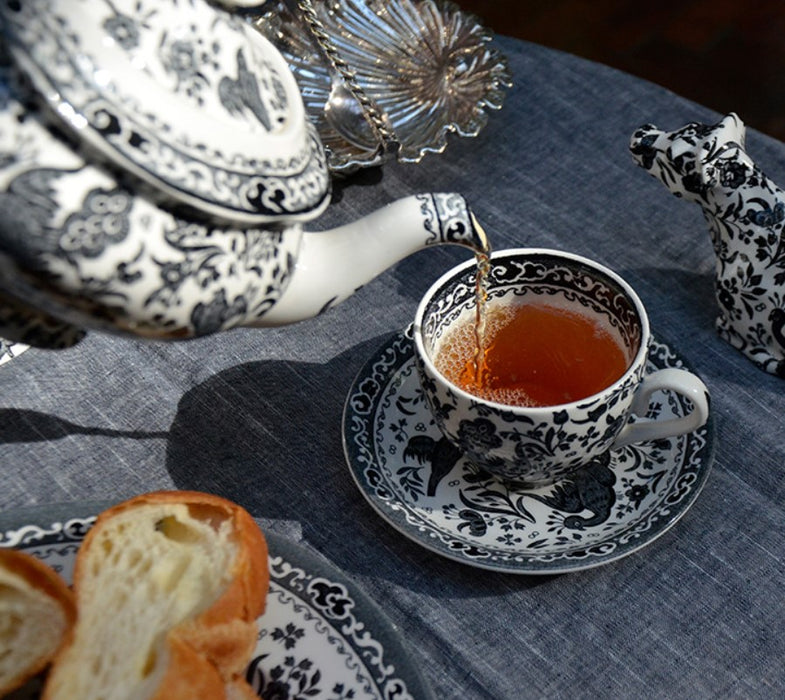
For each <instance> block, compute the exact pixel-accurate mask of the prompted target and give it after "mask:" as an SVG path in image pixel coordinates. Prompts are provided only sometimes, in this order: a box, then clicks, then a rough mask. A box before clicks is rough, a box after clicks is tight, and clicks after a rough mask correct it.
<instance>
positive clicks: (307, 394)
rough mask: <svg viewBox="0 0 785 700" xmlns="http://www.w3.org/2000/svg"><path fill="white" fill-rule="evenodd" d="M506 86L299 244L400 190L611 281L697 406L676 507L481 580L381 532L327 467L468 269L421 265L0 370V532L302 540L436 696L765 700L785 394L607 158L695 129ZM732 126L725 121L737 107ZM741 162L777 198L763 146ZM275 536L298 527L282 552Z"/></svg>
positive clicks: (350, 185)
mask: <svg viewBox="0 0 785 700" xmlns="http://www.w3.org/2000/svg"><path fill="white" fill-rule="evenodd" d="M498 42H499V44H500V46H501V49H502V50H503V51H504V52H505V53H506V54H507V56H508V58H509V60H510V64H511V69H512V72H513V75H514V80H515V87H514V88H513V89H512V90H511V92H510V94H509V95H508V99H507V101H506V104H505V107H504V109H503V110H502V111H501V112H500V113H498V114H492V115H491V119H490V122H489V124H488V126H487V127H486V128H485V130H484V131H483V132H482V133H481V135H480V136H479V137H478V138H476V139H454V140H452V141H451V143H450V145H449V147H448V148H447V150H446V152H445V153H444V154H443V155H441V156H435V155H433V156H428V157H426V158H425V160H424V161H423V162H422V163H421V164H419V165H411V166H399V165H389V166H386V167H384V168H383V170H381V171H379V170H375V171H368V172H363V173H361V174H360V175H358V176H356V177H354V178H351V179H349V180H348V181H347V182H346V183H344V184H342V185H340V186H339V187H338V188H337V190H336V196H335V201H334V204H333V205H332V206H331V207H330V208H329V210H328V212H327V213H326V215H324V216H323V217H322V218H321V219H320V220H319V221H318V222H317V224H316V226H315V227H312V228H327V227H330V226H333V225H337V224H339V223H342V222H346V221H349V220H353V219H355V218H357V217H359V216H360V215H363V214H365V213H368V212H371V211H372V210H374V209H376V208H377V207H380V206H382V205H384V204H386V203H388V202H390V201H392V200H394V199H396V198H398V197H403V196H405V195H409V194H412V193H415V192H419V191H434V190H435V191H458V192H462V193H463V194H465V195H466V196H467V198H468V199H469V200H470V202H471V203H472V205H473V208H474V210H475V212H476V214H477V216H478V218H479V219H480V220H481V222H482V223H483V225H484V226H485V227H486V229H487V231H488V232H489V235H490V237H491V240H492V243H493V245H494V247H496V248H505V247H517V246H543V247H555V248H561V249H567V250H570V251H574V252H576V253H580V254H584V255H587V256H589V257H592V258H595V259H597V260H599V261H601V262H603V263H605V264H607V265H609V266H611V267H613V268H614V269H616V270H617V271H618V272H620V273H621V274H622V275H623V276H625V277H626V278H627V279H628V280H629V281H630V282H631V283H632V284H633V286H634V287H635V288H636V289H637V290H638V292H639V294H640V296H641V298H642V299H643V301H644V303H645V304H646V305H647V307H648V310H649V313H650V318H651V323H652V328H653V330H654V332H655V334H656V335H657V336H658V337H659V338H661V339H663V340H665V341H666V342H668V343H672V344H673V345H674V346H675V347H677V348H678V349H679V351H680V352H681V354H682V355H683V356H684V357H685V358H687V359H688V361H689V363H690V364H691V365H692V366H693V367H694V369H695V370H696V371H697V372H698V373H699V374H700V375H701V376H702V378H703V379H704V380H705V382H706V384H707V385H708V387H709V389H710V391H711V395H712V411H713V415H714V420H715V424H716V431H717V437H718V440H717V450H716V461H715V463H714V466H713V469H712V472H711V474H710V476H709V480H708V482H707V484H706V486H705V488H704V490H703V492H702V493H701V495H700V496H699V498H698V500H697V502H696V503H695V504H694V505H693V507H692V508H691V509H690V510H689V511H688V512H687V513H686V514H685V516H684V517H683V518H682V519H681V520H680V521H679V522H678V523H677V524H676V525H675V527H673V528H672V529H671V530H669V531H668V532H666V533H665V534H664V535H663V536H662V537H660V538H658V539H657V540H656V541H654V542H653V543H651V544H650V545H649V546H648V547H646V548H644V549H642V550H641V551H639V552H637V553H635V554H633V555H631V556H629V557H627V558H624V559H621V560H619V561H617V562H615V563H611V564H608V565H606V566H601V567H598V568H593V569H589V570H585V571H581V572H577V573H571V574H563V575H558V576H542V577H534V576H522V575H513V574H503V573H493V572H487V571H483V570H480V569H477V568H473V567H470V566H467V565H464V564H461V563H457V562H454V561H451V560H448V559H445V558H443V557H440V556H437V555H435V554H433V553H431V552H429V551H428V550H426V549H425V548H423V547H421V546H419V545H418V544H416V543H414V542H412V541H410V540H409V539H407V538H406V537H404V536H402V535H401V534H399V533H398V532H397V531H396V530H395V529H393V528H392V527H390V526H389V525H388V524H387V523H385V522H384V521H383V520H382V519H381V518H380V517H378V515H377V514H376V513H375V511H374V510H373V509H372V508H371V507H370V506H369V505H368V503H367V502H366V500H365V499H364V497H363V495H362V494H361V493H360V492H359V490H358V488H357V487H356V485H355V483H354V481H353V479H352V476H351V475H350V473H349V470H348V468H347V465H346V461H345V458H344V453H343V448H342V435H341V415H342V410H343V406H344V399H345V397H346V394H347V392H348V390H349V388H350V387H351V384H352V381H353V379H354V377H355V375H356V374H357V372H358V371H359V370H360V368H361V367H362V365H363V364H364V362H365V361H366V359H367V358H368V357H369V355H370V354H371V353H372V352H373V351H374V350H376V349H377V348H378V347H379V345H380V343H381V342H382V341H383V340H384V338H386V337H388V336H389V334H390V333H391V332H393V331H395V330H397V329H400V328H402V327H404V326H406V325H407V324H408V323H409V322H410V320H411V319H412V317H413V315H414V311H415V308H416V305H417V302H418V299H419V298H420V296H421V295H422V294H423V292H424V291H425V290H426V289H427V288H428V286H429V285H430V284H431V283H432V281H433V280H434V279H435V278H436V277H437V276H439V275H440V274H441V273H442V272H444V271H445V270H447V269H448V268H449V267H451V266H452V265H453V264H455V263H457V262H460V261H462V260H465V259H467V257H468V256H467V253H466V251H462V250H461V249H458V248H439V249H431V250H427V251H422V252H420V253H417V254H415V255H413V256H411V257H410V258H408V259H407V260H405V261H403V262H402V263H400V264H398V265H397V266H395V267H393V268H392V269H390V270H388V271H386V272H385V273H383V274H382V275H381V276H380V277H378V278H377V279H376V280H375V281H373V282H372V283H370V284H368V285H367V286H366V287H364V288H363V289H362V290H360V291H359V292H358V293H357V294H356V295H355V296H354V297H352V298H351V299H350V300H349V301H347V302H345V303H344V304H342V305H340V306H339V307H337V308H335V309H333V310H331V311H330V312H328V313H327V314H325V315H323V316H321V317H319V318H316V319H314V320H312V321H307V322H303V323H301V324H299V325H296V326H291V327H284V328H279V329H274V330H249V329H241V330H237V331H232V332H227V333H224V334H219V335H216V336H211V337H206V338H202V339H198V340H194V341H189V342H184V343H164V342H145V341H142V340H136V339H128V338H121V337H113V336H109V335H101V334H96V333H93V334H90V335H88V337H87V338H86V339H85V340H84V341H83V342H82V343H81V344H79V345H77V346H76V347H74V348H72V349H69V350H67V351H59V352H54V351H44V350H39V349H30V350H28V351H26V352H24V353H23V354H21V355H19V356H18V357H16V358H14V359H13V360H11V361H10V362H7V363H6V364H3V365H2V366H0V443H1V444H2V453H1V454H2V484H3V487H2V489H0V510H2V511H3V512H4V513H7V512H8V511H10V510H13V509H16V508H19V507H22V506H27V505H35V504H39V505H40V504H50V503H51V504H61V503H65V502H69V501H83V500H85V499H99V500H119V499H121V498H125V497H129V496H132V495H134V494H137V493H139V492H143V491H149V490H153V489H168V488H183V489H198V490H204V491H210V492H214V493H217V494H220V495H223V496H226V497H228V498H231V499H234V500H236V501H237V502H239V503H240V504H242V505H243V506H245V507H246V508H247V509H248V510H249V511H250V512H251V513H252V514H253V515H254V516H256V517H259V518H263V519H264V520H265V522H268V523H269V527H270V528H271V529H276V523H278V522H280V523H281V524H282V530H285V531H286V532H288V533H291V532H292V531H298V528H299V532H300V533H301V541H302V543H303V544H304V545H305V546H306V547H310V548H312V549H314V550H317V551H318V552H320V553H321V554H322V555H323V556H324V557H326V558H327V559H329V560H330V561H331V562H332V563H333V564H334V565H335V566H337V567H338V568H340V569H341V570H342V571H343V572H344V573H345V574H346V575H347V576H348V577H350V578H351V579H352V580H354V581H355V582H356V583H357V584H358V585H359V586H361V587H362V588H363V589H364V590H365V591H366V592H367V593H368V594H369V596H370V597H371V598H373V599H374V600H376V601H377V602H378V603H379V605H380V606H381V607H382V609H383V610H384V611H385V612H386V614H387V615H388V616H389V618H390V619H391V620H392V621H393V622H394V623H395V624H396V625H398V627H399V628H400V630H401V633H402V635H403V637H404V638H405V640H406V642H407V643H408V645H409V648H410V649H411V650H412V653H413V656H414V658H415V659H416V661H417V662H418V663H419V664H421V668H422V670H423V672H424V674H425V677H426V678H427V680H428V682H429V683H430V685H431V686H432V688H433V690H434V695H435V696H436V697H437V698H440V699H441V698H509V699H518V698H540V697H543V698H560V697H565V698H566V697H570V698H578V697H585V698H595V697H608V698H639V697H648V698H709V697H711V698H720V697H739V698H771V697H783V696H785V664H784V663H783V659H784V658H785V635H783V633H782V620H783V619H784V618H785V592H784V591H785V587H784V586H783V584H784V583H785V577H784V576H783V574H784V573H785V544H784V543H783V533H784V532H785V525H784V523H785V482H783V478H782V475H783V471H785V438H784V437H783V436H785V417H783V416H785V381H784V380H782V379H777V378H774V377H772V376H769V375H767V374H765V373H763V372H761V371H760V370H758V369H756V368H755V367H754V366H753V365H752V364H751V363H750V362H749V361H747V360H746V359H745V358H744V357H743V356H742V355H741V354H739V353H738V352H737V351H735V350H734V349H732V348H731V347H730V346H729V345H727V344H725V343H724V342H722V341H720V340H719V339H718V338H717V337H716V335H715V331H714V316H715V302H714V297H713V286H712V274H713V266H714V255H713V252H712V248H711V245H710V241H709V236H708V230H707V227H706V225H705V223H704V221H703V219H702V216H701V212H700V210H699V208H698V207H697V206H695V205H691V204H687V203H684V202H680V201H678V200H677V199H675V198H673V197H672V196H671V195H669V194H668V193H667V192H666V191H665V189H664V188H663V187H662V185H660V184H659V183H658V182H656V181H655V180H654V179H652V178H651V177H650V176H649V175H647V174H646V173H645V172H643V171H642V170H640V169H639V168H637V167H636V166H635V165H634V164H633V162H632V160H631V157H630V155H629V153H628V141H629V137H630V135H631V133H632V132H633V130H634V129H635V128H636V127H637V126H639V125H640V124H643V123H646V122H653V123H655V124H657V125H658V126H660V127H661V128H667V129H674V128H677V127H679V126H681V125H683V124H684V123H686V122H687V121H691V120H698V121H706V122H714V121H715V120H716V119H717V118H718V117H719V116H720V115H717V114H715V113H713V112H711V111H709V110H707V109H705V108H703V107H701V106H699V105H696V104H694V103H692V102H690V101H688V100H685V99H682V98H680V97H678V96H676V95H674V94H672V93H670V92H668V91H667V90H665V89H662V88H660V87H658V86H655V85H652V84H649V83H646V82H643V81H641V80H638V79H635V78H633V77H631V76H629V75H625V74H622V73H619V72H617V71H615V70H612V69H609V68H606V67H604V66H601V65H597V64H593V63H590V62H586V61H583V60H580V59H577V58H575V57H572V56H569V55H565V54H562V53H559V52H554V51H551V50H548V49H545V48H542V47H538V46H535V45H531V44H528V43H524V42H519V41H513V40H510V39H507V38H505V37H500V38H499V39H498ZM737 110H738V112H739V114H740V116H741V117H742V118H743V117H744V105H738V108H737ZM747 146H748V151H749V152H750V153H751V154H752V156H753V158H755V159H756V160H757V162H758V163H759V164H760V165H761V166H762V167H763V169H764V171H766V172H767V173H768V174H769V175H770V176H771V177H772V179H774V180H775V181H779V182H780V183H782V182H785V144H782V143H779V142H777V141H775V140H773V139H770V138H767V137H765V136H763V135H761V134H759V133H756V132H751V133H749V136H748V142H747ZM293 524H294V528H293Z"/></svg>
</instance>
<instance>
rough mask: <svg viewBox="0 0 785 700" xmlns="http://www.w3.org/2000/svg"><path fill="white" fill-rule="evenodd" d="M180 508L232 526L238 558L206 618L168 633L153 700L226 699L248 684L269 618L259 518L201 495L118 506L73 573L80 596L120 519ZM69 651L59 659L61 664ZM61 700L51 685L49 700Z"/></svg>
mask: <svg viewBox="0 0 785 700" xmlns="http://www.w3.org/2000/svg"><path fill="white" fill-rule="evenodd" d="M168 504H178V505H185V506H187V507H188V509H189V512H190V514H191V515H192V516H193V517H197V518H199V519H201V520H213V519H215V518H218V519H219V520H224V519H226V520H229V521H230V522H231V524H232V531H233V539H234V541H235V542H236V544H237V553H236V556H235V559H234V561H233V563H232V567H231V570H230V573H231V581H230V583H229V584H228V585H227V587H226V588H225V589H224V590H223V592H222V593H221V594H220V596H219V597H218V599H217V600H215V602H214V603H213V604H212V605H211V606H210V607H209V608H207V609H206V610H204V611H203V612H202V613H200V614H199V615H197V616H195V617H193V618H190V619H188V620H185V621H183V622H182V623H180V624H179V625H177V626H176V627H173V628H172V629H171V630H169V632H168V634H167V637H166V644H167V646H168V650H169V653H170V663H169V665H168V667H167V669H166V672H165V674H164V677H163V679H162V681H161V683H160V685H159V686H158V688H157V689H156V691H154V693H153V694H152V695H151V696H150V700H181V699H182V700H193V698H195V697H199V698H203V699H204V700H213V699H214V698H215V699H216V700H218V699H220V700H224V699H225V698H226V697H227V687H230V686H234V685H235V684H238V683H239V684H243V683H244V680H243V679H242V674H243V673H244V672H245V668H246V666H247V664H248V662H249V661H250V658H251V655H252V654H253V650H254V648H255V646H256V641H257V635H258V629H257V625H256V619H257V618H258V617H259V616H260V615H261V614H262V613H263V612H264V608H265V602H266V598H267V589H268V586H269V567H268V559H267V544H266V541H265V539H264V536H263V534H262V533H261V531H260V530H259V527H258V526H257V525H256V523H255V522H254V520H253V518H251V516H250V515H249V514H248V512H247V511H246V510H245V509H243V508H242V507H241V506H239V505H237V504H236V503H233V502H231V501H229V500H227V499H224V498H221V497H220V496H215V495H212V494H206V493H201V492H197V491H157V492H152V493H147V494H143V495H140V496H137V497H135V498H132V499H130V500H128V501H124V502H122V503H119V504H117V505H115V506H113V507H111V508H109V509H107V510H105V511H104V512H102V513H100V514H99V516H98V517H97V518H96V522H95V525H94V526H93V527H92V528H91V530H90V531H89V532H88V534H87V536H86V537H85V539H84V542H83V543H82V546H81V547H80V550H79V554H78V555H77V559H76V563H75V567H74V589H75V590H76V592H77V598H78V591H79V587H80V583H81V581H82V578H83V570H84V567H86V566H87V565H88V564H87V562H88V559H89V557H90V555H91V543H92V542H93V540H94V539H95V538H96V535H97V533H99V532H100V530H101V529H102V528H103V527H104V524H106V523H109V522H110V521H111V520H112V518H114V517H115V516H116V515H118V514H120V513H125V512H128V511H133V510H134V509H136V508H138V507H139V506H144V505H168ZM63 653H65V650H64V651H63V652H61V654H60V655H59V656H58V658H57V659H56V661H55V664H57V663H58V661H59V660H60V658H62V656H63ZM55 697H57V696H56V694H54V693H53V691H52V690H51V688H50V686H49V684H47V686H46V687H45V689H44V694H43V699H44V700H49V699H50V698H55Z"/></svg>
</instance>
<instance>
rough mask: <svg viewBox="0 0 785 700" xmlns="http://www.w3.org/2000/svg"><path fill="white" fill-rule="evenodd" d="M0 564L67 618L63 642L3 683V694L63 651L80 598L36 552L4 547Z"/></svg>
mask: <svg viewBox="0 0 785 700" xmlns="http://www.w3.org/2000/svg"><path fill="white" fill-rule="evenodd" d="M0 568H2V569H6V570H7V571H10V572H11V573H13V574H15V575H17V576H19V577H20V578H22V579H24V581H25V582H27V584H28V585H29V586H30V587H31V588H34V589H36V590H38V591H40V592H41V593H43V594H44V595H46V596H47V597H48V598H50V599H51V600H52V601H53V602H54V603H55V604H56V605H58V606H59V608H60V610H61V611H62V613H63V617H64V619H65V630H64V634H63V637H62V638H61V640H60V643H59V644H58V645H57V647H56V648H55V649H54V650H53V651H52V653H51V654H47V655H44V656H41V657H39V658H38V659H36V660H34V661H33V662H32V663H31V664H30V665H29V666H27V667H26V668H23V669H20V670H19V674H18V675H16V676H14V678H12V679H10V680H9V681H8V682H7V683H6V684H5V685H3V686H0V697H2V696H4V695H5V694H6V693H10V692H11V691H12V690H15V689H16V688H19V687H20V686H22V685H24V683H26V682H27V681H28V680H29V679H30V678H32V677H33V676H35V675H36V674H37V673H39V672H40V671H42V670H43V669H44V668H46V666H48V665H49V663H50V661H51V660H52V659H53V658H54V657H55V656H56V655H57V653H59V651H60V650H61V649H62V648H63V647H64V646H65V645H67V644H68V643H69V642H70V639H71V634H72V630H73V625H74V622H75V621H76V602H75V599H74V595H73V593H72V592H71V589H70V588H69V587H68V585H67V584H66V582H65V581H64V580H63V579H62V578H61V577H60V575H59V574H58V573H57V572H56V571H55V570H54V569H52V567H50V566H49V565H47V564H45V563H44V562H42V561H41V560H40V559H36V558H35V557H34V556H32V555H30V554H27V553H26V552H21V551H19V550H15V549H0Z"/></svg>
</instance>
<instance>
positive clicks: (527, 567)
mask: <svg viewBox="0 0 785 700" xmlns="http://www.w3.org/2000/svg"><path fill="white" fill-rule="evenodd" d="M410 332H411V328H408V329H403V330H398V331H396V332H394V333H392V334H391V335H390V336H388V337H387V338H386V339H385V340H383V341H382V343H381V344H380V346H379V347H378V348H377V349H376V351H375V352H374V353H373V354H372V355H371V357H370V358H369V359H368V360H367V361H366V363H365V364H364V365H363V367H362V368H361V369H360V371H359V372H358V374H357V376H356V377H355V380H354V381H353V383H352V385H351V388H350V390H349V392H348V394H347V397H346V401H345V404H344V412H343V421H342V436H343V447H344V455H345V458H346V462H347V466H348V468H349V471H350V473H351V475H352V478H353V480H354V482H355V484H356V485H357V487H358V488H359V490H360V492H361V493H362V494H363V496H364V497H365V499H366V500H367V501H368V503H369V504H370V506H371V507H372V508H373V509H374V510H375V511H376V513H377V514H378V515H379V516H380V517H381V518H382V519H383V520H384V521H386V522H387V523H388V524H389V525H391V526H392V527H393V528H394V529H396V530H397V531H398V532H399V533H400V534H403V535H404V536H406V537H407V538H409V539H411V540H412V541H414V542H416V543H417V544H419V545H421V546H423V547H425V548H426V549H428V550H430V551H432V552H435V553H436V554H439V555H441V556H444V557H446V558H448V559H451V560H453V561H458V562H461V563H464V564H467V565H469V566H473V567H477V568H480V569H486V570H492V571H498V572H502V573H512V574H540V575H549V574H557V573H568V572H573V571H581V570H584V569H589V568H594V567H597V566H601V565H604V564H608V563H611V562H614V561H617V560H619V559H621V558H624V557H626V556H628V555H630V554H632V553H634V552H637V551H638V550H640V549H642V548H643V547H645V546H647V545H649V544H651V543H652V542H653V541H654V540H656V539H657V538H659V537H660V536H661V535H663V534H665V533H666V532H667V531H668V530H670V529H671V528H672V527H673V525H675V524H676V523H677V522H678V521H679V520H680V519H681V517H682V516H683V515H684V514H685V513H686V512H687V511H688V510H689V509H690V507H691V506H692V505H693V504H694V502H695V500H696V499H697V497H698V495H699V494H700V492H701V491H702V489H703V487H704V485H705V483H706V481H707V478H708V475H709V473H710V471H711V467H712V464H713V461H714V453H715V448H716V431H715V426H714V419H713V414H710V416H709V420H708V422H707V423H706V425H704V426H703V427H702V428H700V429H699V430H697V431H695V432H694V433H691V434H689V435H688V436H686V438H685V445H686V446H687V447H689V448H690V449H689V450H687V449H685V450H684V452H685V453H686V452H690V453H691V454H692V461H691V463H690V465H691V467H692V471H688V473H686V474H683V475H679V474H676V475H675V476H677V477H680V478H675V479H674V481H673V485H672V487H671V489H670V491H669V492H667V493H666V494H664V495H663V496H662V497H661V498H660V505H658V506H657V507H655V508H654V509H653V511H652V512H651V513H648V514H646V515H645V516H643V517H640V518H635V519H633V520H631V521H629V522H627V521H625V522H624V523H622V524H621V527H619V528H617V529H615V530H613V531H611V532H608V533H604V534H603V536H602V537H601V538H599V539H595V540H594V541H592V542H591V543H587V544H586V546H584V547H580V546H576V547H574V548H572V549H567V550H563V551H562V550H559V551H556V550H555V549H551V550H550V552H549V550H548V549H544V550H543V549H540V550H538V551H537V552H536V553H534V554H532V553H529V552H525V551H523V549H521V551H514V552H512V553H505V554H504V555H503V556H500V555H499V554H498V553H494V551H493V548H492V547H488V548H485V547H484V546H483V545H482V544H477V545H476V546H472V545H471V544H469V543H468V542H461V541H460V540H458V538H454V539H453V540H452V541H449V540H450V535H449V534H448V533H445V532H444V530H443V528H441V527H440V526H439V525H437V524H436V523H435V522H434V521H433V520H432V519H430V518H429V517H428V513H427V512H426V511H425V510H424V509H422V508H420V509H419V510H418V514H417V515H416V516H413V515H412V510H414V509H413V508H412V503H410V502H407V501H406V499H405V498H402V497H401V494H399V493H393V492H392V491H391V490H390V489H386V490H385V489H382V494H381V495H380V493H379V488H378V487H379V486H380V484H379V482H380V478H381V477H380V475H379V470H378V469H377V460H376V455H375V445H374V436H375V434H376V430H377V428H376V425H375V423H376V413H377V409H378V407H379V405H380V404H381V402H382V401H383V400H384V399H385V397H387V396H388V395H390V394H392V393H393V392H397V390H398V389H399V388H400V386H401V385H402V384H403V383H404V382H405V381H407V379H406V378H403V379H402V378H401V374H402V372H403V371H404V370H406V369H407V366H408V365H410V364H413V362H414V344H413V341H412V340H411V335H410ZM665 366H667V367H671V366H675V367H682V368H685V369H691V368H690V367H689V365H688V364H687V363H686V362H685V360H684V359H683V358H682V356H681V355H680V354H679V353H678V352H677V351H676V350H674V349H673V347H672V346H671V345H669V344H666V343H664V342H662V341H661V340H659V339H658V338H657V337H653V339H652V349H651V353H650V360H649V363H648V367H649V369H658V368H660V367H665ZM358 407H359V410H358ZM625 449H627V448H625ZM684 460H686V457H684V458H683V459H682V462H681V464H682V466H683V465H684ZM517 493H523V491H522V490H521V491H518V492H517ZM609 545H610V546H609Z"/></svg>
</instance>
